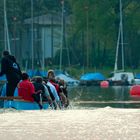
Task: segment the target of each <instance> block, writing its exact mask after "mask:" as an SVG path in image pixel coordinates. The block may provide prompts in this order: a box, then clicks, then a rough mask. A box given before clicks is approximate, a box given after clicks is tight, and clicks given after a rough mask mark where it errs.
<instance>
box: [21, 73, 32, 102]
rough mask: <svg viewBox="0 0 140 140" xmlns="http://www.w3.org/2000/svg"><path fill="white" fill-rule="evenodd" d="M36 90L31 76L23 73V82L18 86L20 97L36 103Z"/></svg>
mask: <svg viewBox="0 0 140 140" xmlns="http://www.w3.org/2000/svg"><path fill="white" fill-rule="evenodd" d="M34 93H35V88H34V85H33V83H32V82H30V79H29V75H28V74H27V73H22V81H21V82H20V83H19V84H18V95H19V96H21V97H22V99H24V100H26V101H31V102H34V98H33V94H34Z"/></svg>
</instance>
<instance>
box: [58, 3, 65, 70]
mask: <svg viewBox="0 0 140 140" xmlns="http://www.w3.org/2000/svg"><path fill="white" fill-rule="evenodd" d="M61 4H62V18H61V45H60V47H61V48H60V66H59V70H60V71H61V69H62V50H63V43H64V0H61Z"/></svg>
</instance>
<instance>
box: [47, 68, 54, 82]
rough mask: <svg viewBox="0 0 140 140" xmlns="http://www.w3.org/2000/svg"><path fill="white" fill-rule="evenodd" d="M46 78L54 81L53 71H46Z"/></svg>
mask: <svg viewBox="0 0 140 140" xmlns="http://www.w3.org/2000/svg"><path fill="white" fill-rule="evenodd" d="M47 78H48V79H49V80H54V79H55V74H54V71H53V70H49V71H48V74H47Z"/></svg>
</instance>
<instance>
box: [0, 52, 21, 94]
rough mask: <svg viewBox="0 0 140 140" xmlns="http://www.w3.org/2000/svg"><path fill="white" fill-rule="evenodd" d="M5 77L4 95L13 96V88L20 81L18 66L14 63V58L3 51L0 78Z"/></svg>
mask: <svg viewBox="0 0 140 140" xmlns="http://www.w3.org/2000/svg"><path fill="white" fill-rule="evenodd" d="M4 74H5V75H6V79H7V84H6V95H7V96H14V91H15V88H16V87H17V84H18V83H19V81H20V80H21V75H22V73H21V70H20V66H19V64H18V63H17V62H16V59H15V57H14V56H12V55H10V54H9V52H8V51H3V57H2V60H1V72H0V76H2V75H4Z"/></svg>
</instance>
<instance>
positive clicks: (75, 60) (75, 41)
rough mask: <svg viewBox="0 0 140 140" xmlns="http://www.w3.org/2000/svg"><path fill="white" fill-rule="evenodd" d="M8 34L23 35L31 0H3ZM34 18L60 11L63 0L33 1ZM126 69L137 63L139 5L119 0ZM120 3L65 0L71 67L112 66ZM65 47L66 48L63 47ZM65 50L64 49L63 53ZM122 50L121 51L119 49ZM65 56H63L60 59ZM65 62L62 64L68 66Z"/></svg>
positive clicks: (0, 7) (0, 32)
mask: <svg viewBox="0 0 140 140" xmlns="http://www.w3.org/2000/svg"><path fill="white" fill-rule="evenodd" d="M3 4H4V3H3V1H0V19H1V22H0V36H1V42H0V45H1V47H0V51H2V49H3V48H4V42H3V41H2V40H4V38H3V27H4V20H3V19H4V14H3V9H4V8H3ZM6 6H7V7H6V9H7V20H8V27H9V32H10V33H11V35H13V36H14V28H13V27H14V25H16V30H18V31H19V32H24V29H25V25H24V20H25V19H27V18H30V17H31V1H30V0H11V1H8V0H7V1H6ZM33 6H34V13H33V14H34V17H36V16H40V15H44V14H47V13H51V12H54V11H55V12H61V10H62V0H33ZM122 6H123V7H122V16H123V32H124V58H125V67H129V68H138V67H139V64H140V55H139V52H140V46H139V39H140V14H139V13H140V2H139V0H122ZM119 14H120V11H119V0H64V15H65V17H66V16H68V17H70V20H71V24H70V25H68V26H67V25H65V28H66V29H65V30H66V33H67V34H68V36H66V38H65V42H66V43H64V44H65V45H66V46H67V47H68V48H69V55H70V64H71V65H77V64H78V65H80V66H85V67H89V68H90V67H96V68H104V67H113V66H114V61H115V52H116V46H117V36H118V31H119V21H120V17H119ZM64 47H65V46H64ZM63 51H65V50H63ZM119 51H121V50H119ZM65 55H66V53H63V57H66V56H65ZM67 63H68V62H67V61H66V59H64V60H63V64H67Z"/></svg>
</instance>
